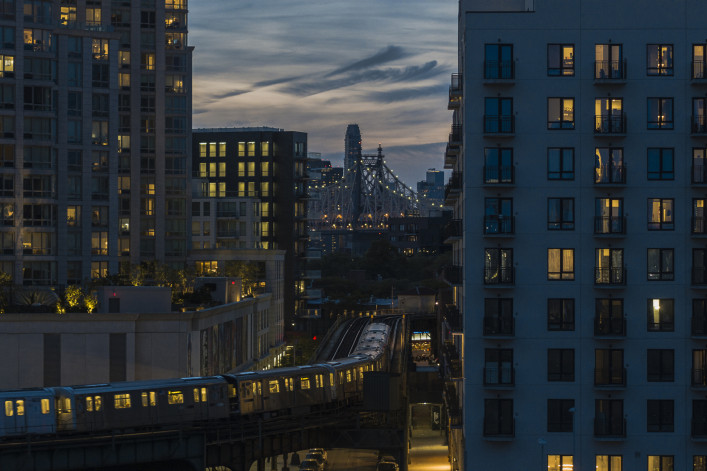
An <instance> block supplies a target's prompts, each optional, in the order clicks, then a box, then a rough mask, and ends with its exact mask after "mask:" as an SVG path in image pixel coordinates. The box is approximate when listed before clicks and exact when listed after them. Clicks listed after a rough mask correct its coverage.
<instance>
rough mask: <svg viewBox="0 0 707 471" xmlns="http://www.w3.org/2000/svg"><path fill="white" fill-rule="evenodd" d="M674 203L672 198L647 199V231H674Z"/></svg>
mask: <svg viewBox="0 0 707 471" xmlns="http://www.w3.org/2000/svg"><path fill="white" fill-rule="evenodd" d="M674 203H675V201H674V200H673V199H672V198H649V199H648V230H649V231H661V230H662V231H666V230H669V231H671V230H673V229H675V221H674V219H673V206H674Z"/></svg>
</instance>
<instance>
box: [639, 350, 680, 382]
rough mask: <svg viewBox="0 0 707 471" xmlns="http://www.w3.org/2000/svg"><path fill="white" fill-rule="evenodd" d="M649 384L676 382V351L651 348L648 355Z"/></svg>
mask: <svg viewBox="0 0 707 471" xmlns="http://www.w3.org/2000/svg"><path fill="white" fill-rule="evenodd" d="M646 365H647V367H648V368H647V380H648V381H649V382H658V383H662V382H667V383H671V382H673V381H675V350H672V349H655V348H649V349H648V351H647V354H646Z"/></svg>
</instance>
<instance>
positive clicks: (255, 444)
mask: <svg viewBox="0 0 707 471" xmlns="http://www.w3.org/2000/svg"><path fill="white" fill-rule="evenodd" d="M386 322H387V323H389V324H391V327H393V328H395V332H396V334H395V341H394V344H393V346H392V348H391V350H392V352H393V354H392V355H391V360H392V361H393V363H396V364H397V365H399V367H400V366H403V367H404V365H405V364H406V362H404V361H400V358H402V357H403V356H404V355H403V350H405V351H406V353H407V343H406V342H403V339H404V338H409V334H408V333H407V332H406V327H405V323H404V322H400V317H397V316H396V317H390V318H389V319H388V320H387V321H386ZM349 327H351V328H349ZM363 327H365V323H364V322H363V321H361V320H359V319H356V320H354V321H351V326H345V327H344V331H343V333H342V332H340V333H339V334H338V335H333V336H331V337H332V338H336V342H334V343H335V344H338V345H340V346H341V348H335V349H334V350H335V351H336V350H338V353H332V354H330V357H331V358H338V357H343V356H346V355H348V353H343V352H345V351H346V350H347V349H352V348H353V346H355V344H356V341H357V339H358V337H359V336H360V334H361V331H362V329H363ZM352 337H354V338H355V339H354V340H352ZM329 350H331V349H329ZM397 373H404V372H403V371H397ZM401 377H402V378H404V377H405V375H404V374H402V375H401ZM401 389H402V391H405V388H404V387H403V388H401ZM401 399H402V398H401ZM402 402H404V401H401V403H402ZM406 410H407V407H405V406H403V405H402V404H401V407H400V409H398V410H396V411H379V412H366V411H363V409H362V405H361V404H355V405H351V406H349V407H338V408H328V409H322V410H314V411H311V412H310V413H309V414H307V415H306V416H305V417H302V416H301V415H300V416H293V417H285V416H283V417H265V416H262V415H258V416H238V417H233V416H232V417H231V419H229V420H219V421H213V422H210V423H207V424H202V425H194V426H180V427H170V428H169V429H162V430H116V431H114V432H113V433H111V434H97V435H55V436H54V435H53V436H32V435H28V436H26V437H25V438H24V439H23V440H12V441H5V442H2V441H0V470H2V471H5V470H12V471H74V470H75V471H79V470H94V471H96V470H101V471H203V470H209V469H214V470H215V469H216V467H219V466H225V467H227V468H228V469H230V470H231V471H248V470H249V469H250V466H251V465H252V463H253V462H257V463H258V469H259V471H264V464H265V458H268V457H273V456H279V455H283V456H284V457H285V458H287V457H288V456H289V453H292V452H295V451H298V450H303V449H308V448H313V447H325V448H360V449H383V450H385V451H386V454H392V455H395V456H397V458H398V462H399V463H401V471H405V468H406V463H407V459H406V453H407V444H406V443H407V442H406V439H407V437H406V434H405V433H404V430H407V414H406V412H405V411H406ZM285 462H289V461H288V460H286V461H285Z"/></svg>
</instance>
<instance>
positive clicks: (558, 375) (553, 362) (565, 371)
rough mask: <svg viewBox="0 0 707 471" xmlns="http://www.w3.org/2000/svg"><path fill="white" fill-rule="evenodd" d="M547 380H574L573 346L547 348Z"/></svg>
mask: <svg viewBox="0 0 707 471" xmlns="http://www.w3.org/2000/svg"><path fill="white" fill-rule="evenodd" d="M547 380H548V381H569V382H572V381H574V349H573V348H549V349H548V350H547Z"/></svg>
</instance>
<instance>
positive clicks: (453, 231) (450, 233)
mask: <svg viewBox="0 0 707 471" xmlns="http://www.w3.org/2000/svg"><path fill="white" fill-rule="evenodd" d="M462 234H463V227H462V220H461V219H452V220H451V221H449V222H447V224H446V225H445V226H444V230H443V231H442V239H444V240H446V239H452V238H453V239H458V238H460V237H461V236H462Z"/></svg>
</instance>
